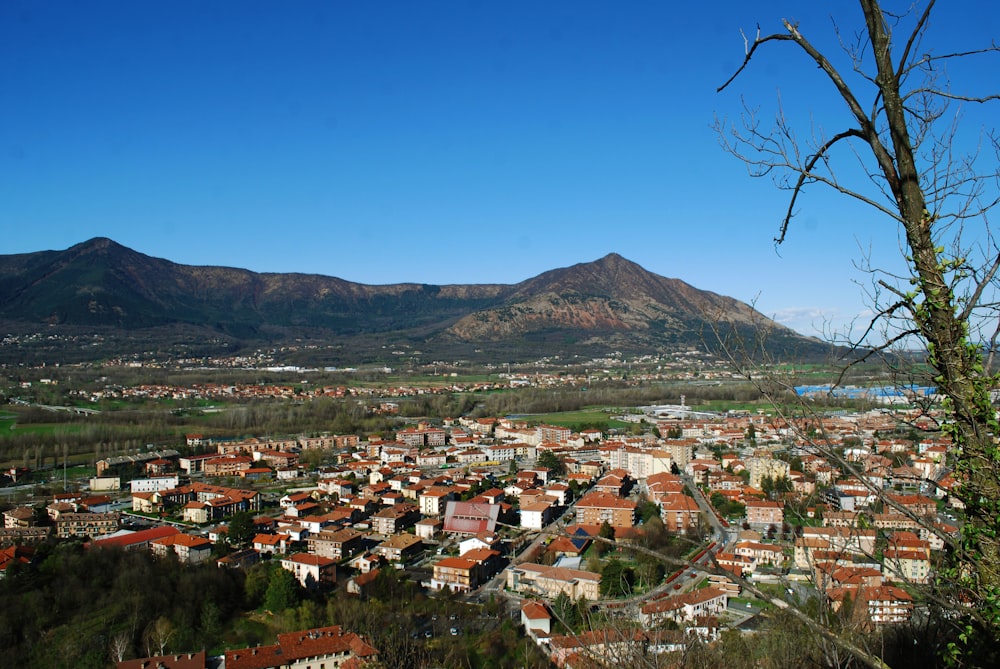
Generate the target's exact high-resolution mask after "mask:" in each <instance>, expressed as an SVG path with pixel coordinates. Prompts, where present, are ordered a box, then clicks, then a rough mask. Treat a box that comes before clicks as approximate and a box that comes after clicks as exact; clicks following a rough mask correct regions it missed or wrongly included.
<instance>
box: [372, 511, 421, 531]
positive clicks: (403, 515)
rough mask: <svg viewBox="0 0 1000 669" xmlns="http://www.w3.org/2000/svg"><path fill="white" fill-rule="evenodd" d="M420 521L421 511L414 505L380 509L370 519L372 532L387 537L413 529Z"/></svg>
mask: <svg viewBox="0 0 1000 669" xmlns="http://www.w3.org/2000/svg"><path fill="white" fill-rule="evenodd" d="M418 520H420V509H418V508H417V507H416V506H415V505H413V504H393V505H392V506H387V507H385V508H384V509H379V510H378V511H377V512H376V513H375V514H374V515H372V517H371V518H369V522H370V523H371V527H372V531H373V532H375V533H376V534H384V535H387V536H388V535H391V534H396V533H397V532H402V531H403V530H405V529H407V528H408V527H412V526H413V525H414V524H415V523H416V522H417V521H418Z"/></svg>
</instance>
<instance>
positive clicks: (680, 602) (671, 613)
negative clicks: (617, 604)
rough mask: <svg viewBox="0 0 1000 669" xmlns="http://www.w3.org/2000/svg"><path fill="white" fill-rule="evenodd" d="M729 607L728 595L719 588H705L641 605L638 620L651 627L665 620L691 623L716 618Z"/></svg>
mask: <svg viewBox="0 0 1000 669" xmlns="http://www.w3.org/2000/svg"><path fill="white" fill-rule="evenodd" d="M728 606H729V595H728V594H727V593H726V592H725V591H724V590H722V589H721V588H716V587H707V588H700V589H698V590H692V591H691V592H688V593H685V594H683V595H678V596H677V597H666V598H663V599H657V600H654V601H652V602H649V603H647V604H645V605H643V607H642V609H641V610H640V618H639V619H640V620H641V622H642V624H643V625H646V626H649V627H652V626H654V625H658V624H660V623H662V622H663V621H665V620H673V621H675V622H679V623H680V622H691V621H694V620H695V619H697V618H700V617H703V616H718V615H721V614H722V613H723V612H725V610H726V607H728Z"/></svg>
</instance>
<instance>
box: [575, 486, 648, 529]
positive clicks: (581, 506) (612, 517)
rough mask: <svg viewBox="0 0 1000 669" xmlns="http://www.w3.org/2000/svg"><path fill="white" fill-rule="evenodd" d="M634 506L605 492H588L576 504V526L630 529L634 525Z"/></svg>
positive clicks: (632, 503)
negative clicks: (609, 526) (605, 524)
mask: <svg viewBox="0 0 1000 669" xmlns="http://www.w3.org/2000/svg"><path fill="white" fill-rule="evenodd" d="M635 509H636V504H635V502H632V501H630V500H627V499H622V498H621V497H617V496H615V495H612V494H610V493H606V492H590V493H587V494H586V495H584V496H583V497H582V498H580V500H579V501H578V502H577V503H576V523H577V524H578V525H600V524H601V523H605V522H606V523H608V524H609V525H611V526H612V527H632V526H633V525H635Z"/></svg>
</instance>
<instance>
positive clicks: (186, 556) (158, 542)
mask: <svg viewBox="0 0 1000 669" xmlns="http://www.w3.org/2000/svg"><path fill="white" fill-rule="evenodd" d="M150 549H151V550H152V551H153V555H155V556H157V557H166V556H167V555H169V554H170V553H173V554H174V555H176V556H177V559H178V561H180V562H183V563H185V564H199V563H201V562H204V561H206V560H208V559H209V558H210V557H211V556H212V542H211V541H209V540H208V539H206V538H205V537H195V536H191V535H190V534H174V535H172V536H169V537H163V538H162V539H154V540H153V541H151V542H150Z"/></svg>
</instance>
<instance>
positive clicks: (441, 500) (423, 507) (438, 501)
mask: <svg viewBox="0 0 1000 669" xmlns="http://www.w3.org/2000/svg"><path fill="white" fill-rule="evenodd" d="M454 499H455V491H454V490H453V489H452V488H442V487H439V486H433V487H431V488H428V489H426V490H424V491H423V492H422V493H420V496H419V498H418V500H419V502H420V513H421V514H423V515H424V516H440V515H441V514H443V513H444V510H445V505H446V504H447V503H448V502H449V501H451V500H454Z"/></svg>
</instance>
